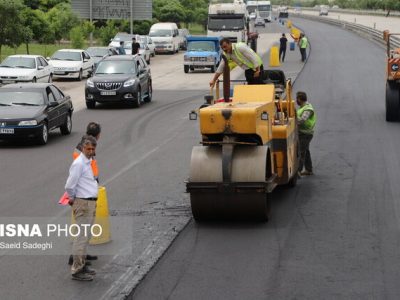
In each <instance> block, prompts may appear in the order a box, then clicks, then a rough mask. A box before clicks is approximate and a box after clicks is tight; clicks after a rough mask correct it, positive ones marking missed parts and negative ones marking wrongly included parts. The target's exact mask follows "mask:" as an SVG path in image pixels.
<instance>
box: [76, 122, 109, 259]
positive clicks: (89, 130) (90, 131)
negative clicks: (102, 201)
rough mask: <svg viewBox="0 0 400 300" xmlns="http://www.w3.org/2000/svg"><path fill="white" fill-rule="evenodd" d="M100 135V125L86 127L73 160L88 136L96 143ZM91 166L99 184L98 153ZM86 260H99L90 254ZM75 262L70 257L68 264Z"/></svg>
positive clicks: (91, 124)
mask: <svg viewBox="0 0 400 300" xmlns="http://www.w3.org/2000/svg"><path fill="white" fill-rule="evenodd" d="M100 133H101V126H100V124H98V123H96V122H90V123H89V124H88V125H87V127H86V135H84V136H83V137H82V139H81V141H80V142H79V144H78V145H77V146H76V148H75V150H74V153H73V154H72V157H73V159H74V160H75V159H77V158H78V157H79V155H80V154H81V153H82V150H83V142H84V141H85V139H86V137H87V136H92V137H94V138H95V139H96V141H98V140H99V138H100ZM90 166H91V168H92V171H93V176H94V178H95V179H96V181H97V182H99V168H98V166H97V160H96V153H94V154H93V156H92V159H91V162H90ZM86 260H97V256H96V255H90V254H88V255H87V256H86ZM73 262H74V259H73V256H72V255H70V257H69V259H68V264H69V265H72V263H73ZM86 265H89V262H86Z"/></svg>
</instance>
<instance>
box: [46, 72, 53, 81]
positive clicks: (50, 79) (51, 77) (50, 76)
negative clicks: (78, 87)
mask: <svg viewBox="0 0 400 300" xmlns="http://www.w3.org/2000/svg"><path fill="white" fill-rule="evenodd" d="M47 82H48V83H52V82H53V74H50V75H49V80H47Z"/></svg>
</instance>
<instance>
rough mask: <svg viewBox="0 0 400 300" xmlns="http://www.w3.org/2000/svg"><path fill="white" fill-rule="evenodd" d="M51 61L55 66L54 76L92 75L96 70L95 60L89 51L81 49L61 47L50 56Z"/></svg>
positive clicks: (80, 77)
mask: <svg viewBox="0 0 400 300" xmlns="http://www.w3.org/2000/svg"><path fill="white" fill-rule="evenodd" d="M49 63H50V64H51V65H52V66H53V68H54V74H53V76H54V78H56V77H59V78H76V79H78V80H82V78H83V76H86V77H90V76H91V74H92V73H93V70H94V60H93V58H92V57H90V55H89V53H87V52H86V51H85V50H81V49H61V50H58V51H56V52H55V53H54V54H53V56H52V57H51V58H50V60H49Z"/></svg>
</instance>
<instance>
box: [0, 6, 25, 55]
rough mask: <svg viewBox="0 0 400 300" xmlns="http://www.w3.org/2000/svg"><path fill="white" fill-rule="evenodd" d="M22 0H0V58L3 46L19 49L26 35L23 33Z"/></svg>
mask: <svg viewBox="0 0 400 300" xmlns="http://www.w3.org/2000/svg"><path fill="white" fill-rule="evenodd" d="M23 8H24V5H23V3H22V1H21V0H0V56H1V48H2V46H5V45H7V46H10V47H17V46H19V45H20V44H21V42H22V40H23V37H24V36H25V35H26V33H24V32H23V28H24V27H23V20H22V16H21V11H22V10H23Z"/></svg>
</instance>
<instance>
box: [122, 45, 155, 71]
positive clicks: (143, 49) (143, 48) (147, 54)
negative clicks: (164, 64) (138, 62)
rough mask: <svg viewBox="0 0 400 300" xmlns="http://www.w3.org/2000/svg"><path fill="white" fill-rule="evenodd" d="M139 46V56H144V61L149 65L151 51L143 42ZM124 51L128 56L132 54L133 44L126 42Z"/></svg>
mask: <svg viewBox="0 0 400 300" xmlns="http://www.w3.org/2000/svg"><path fill="white" fill-rule="evenodd" d="M139 44H140V48H139V55H140V56H143V58H144V60H145V61H146V63H147V64H148V65H149V64H150V56H151V54H150V49H149V47H147V46H146V45H145V44H144V43H143V42H139ZM124 49H125V53H126V54H127V55H129V54H132V42H126V43H125V44H124Z"/></svg>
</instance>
